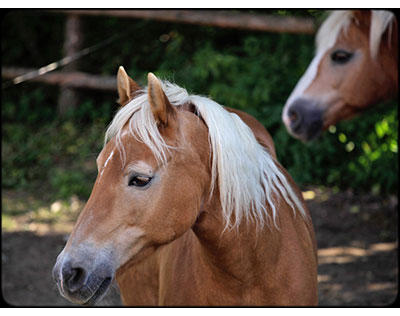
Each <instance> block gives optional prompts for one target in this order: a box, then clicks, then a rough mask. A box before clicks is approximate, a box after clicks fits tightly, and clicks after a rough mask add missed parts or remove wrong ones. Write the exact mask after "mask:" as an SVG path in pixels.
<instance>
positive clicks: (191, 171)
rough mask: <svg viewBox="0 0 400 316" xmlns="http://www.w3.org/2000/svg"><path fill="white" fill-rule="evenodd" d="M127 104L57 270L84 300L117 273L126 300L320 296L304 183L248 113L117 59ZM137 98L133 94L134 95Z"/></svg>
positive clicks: (268, 301) (96, 296)
mask: <svg viewBox="0 0 400 316" xmlns="http://www.w3.org/2000/svg"><path fill="white" fill-rule="evenodd" d="M118 91H119V96H120V99H119V102H120V104H122V105H124V106H123V107H122V108H121V109H120V110H119V112H118V113H117V114H116V116H115V117H114V119H113V121H112V123H111V125H110V126H109V128H108V130H107V132H106V139H105V145H104V148H103V150H102V151H101V152H100V154H99V156H98V158H97V166H98V176H97V179H96V182H95V184H94V187H93V191H92V193H91V196H90V198H89V200H88V202H87V204H86V206H85V208H84V209H83V210H82V212H81V214H80V216H79V218H78V220H77V223H76V225H75V227H74V229H73V231H72V233H71V235H70V237H69V239H68V241H67V244H66V246H65V248H64V249H63V251H62V252H61V253H60V255H59V256H58V258H57V262H56V264H55V266H54V269H53V277H54V279H55V281H56V282H57V285H58V288H59V290H60V293H61V294H62V295H63V296H64V297H66V298H67V299H69V300H71V301H72V302H75V303H79V304H85V305H89V304H94V303H95V302H97V301H99V300H100V299H101V298H102V297H103V295H104V293H105V292H106V290H107V288H108V287H109V285H110V283H111V282H112V280H113V279H114V278H116V280H117V283H118V285H119V288H120V292H121V297H122V301H123V303H124V304H125V305H147V306H150V305H315V304H317V255H316V242H315V237H314V231H313V227H312V223H311V219H310V217H309V214H308V211H307V210H306V207H305V204H304V201H303V199H302V197H301V192H300V191H299V189H298V188H297V187H296V185H295V184H294V182H293V180H292V179H291V177H290V176H289V175H288V174H287V172H286V171H285V170H284V169H283V168H282V166H281V165H280V164H279V163H278V162H277V161H276V159H275V154H274V148H273V144H272V140H271V137H270V136H269V134H268V133H267V131H266V130H265V129H264V127H263V126H262V125H261V124H260V123H259V122H257V121H256V120H255V119H254V118H252V117H251V116H249V115H247V114H245V113H243V112H240V111H236V110H231V109H225V108H224V107H222V106H221V105H219V104H217V103H216V102H214V101H212V100H210V99H208V98H205V97H201V96H195V95H188V94H187V92H186V90H184V89H183V88H180V87H178V86H176V85H173V84H171V83H169V82H167V81H160V80H158V79H157V78H156V77H155V76H154V75H153V74H151V73H150V74H149V75H148V87H147V89H144V90H142V89H140V88H139V87H138V85H137V84H136V83H135V82H134V81H133V80H132V79H130V78H129V77H128V75H127V74H126V72H125V71H124V70H123V68H122V67H121V68H120V70H119V73H118ZM131 98H132V100H131Z"/></svg>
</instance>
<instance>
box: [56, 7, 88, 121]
mask: <svg viewBox="0 0 400 316" xmlns="http://www.w3.org/2000/svg"><path fill="white" fill-rule="evenodd" d="M82 34H83V32H82V23H81V19H80V18H79V16H78V15H76V14H68V15H67V18H66V22H65V39H64V47H63V51H64V56H72V55H74V54H76V53H77V52H78V51H79V50H80V49H81V48H82V41H83V35H82ZM77 68H78V67H77V62H76V61H75V62H73V63H71V64H69V65H66V66H65V67H64V69H63V71H65V72H69V71H75V70H77ZM78 102H79V95H78V92H77V91H76V90H74V89H72V88H68V87H66V86H62V85H61V87H60V95H59V97H58V114H59V115H61V116H63V115H64V114H65V113H66V112H67V111H68V110H69V109H74V108H76V107H77V106H78Z"/></svg>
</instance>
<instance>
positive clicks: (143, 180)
mask: <svg viewBox="0 0 400 316" xmlns="http://www.w3.org/2000/svg"><path fill="white" fill-rule="evenodd" d="M152 179H153V178H152V177H148V176H142V175H133V176H131V177H130V179H129V182H128V186H135V187H140V188H142V187H145V186H147V185H148V184H149V183H150V182H151V180H152Z"/></svg>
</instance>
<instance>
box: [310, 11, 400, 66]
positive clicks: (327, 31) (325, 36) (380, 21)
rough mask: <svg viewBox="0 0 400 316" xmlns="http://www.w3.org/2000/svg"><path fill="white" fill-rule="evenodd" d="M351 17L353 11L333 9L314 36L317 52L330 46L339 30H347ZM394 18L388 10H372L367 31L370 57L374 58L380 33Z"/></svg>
mask: <svg viewBox="0 0 400 316" xmlns="http://www.w3.org/2000/svg"><path fill="white" fill-rule="evenodd" d="M352 18H353V11H349V10H338V11H333V12H332V13H331V14H330V15H329V17H328V18H327V19H326V20H325V21H324V23H323V24H322V25H321V27H320V28H319V30H318V33H317V36H316V46H317V53H318V52H320V51H325V50H327V49H329V48H331V47H332V46H333V45H334V44H335V42H336V40H337V37H338V36H339V34H340V32H341V31H344V32H346V31H347V29H348V27H349V25H350V24H351V22H352ZM394 19H395V15H394V14H393V13H392V12H390V11H386V10H372V14H371V23H370V32H369V47H370V52H371V56H372V58H376V56H377V54H378V50H379V45H380V43H381V39H382V35H383V34H384V33H385V32H386V30H387V29H388V27H390V28H391V27H392V25H393V23H392V22H393V21H394ZM389 31H391V29H390V30H389Z"/></svg>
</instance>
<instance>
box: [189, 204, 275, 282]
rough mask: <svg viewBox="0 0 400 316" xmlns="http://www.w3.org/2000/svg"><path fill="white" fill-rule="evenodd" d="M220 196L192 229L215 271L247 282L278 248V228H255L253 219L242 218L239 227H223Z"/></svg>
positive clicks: (257, 275)
mask: <svg viewBox="0 0 400 316" xmlns="http://www.w3.org/2000/svg"><path fill="white" fill-rule="evenodd" d="M218 201H219V199H214V200H212V201H211V202H210V203H208V204H207V205H206V206H205V207H204V210H203V212H202V213H201V215H200V216H199V218H198V220H197V222H196V224H195V226H194V227H193V231H194V232H195V234H196V236H197V238H198V239H199V241H200V245H201V247H202V254H203V257H204V259H205V261H206V262H207V263H208V264H209V265H210V266H212V268H213V269H214V271H217V272H218V273H222V274H225V276H228V277H231V278H233V279H235V280H240V281H241V282H245V283H248V281H249V280H251V279H253V278H256V277H259V274H260V273H265V272H267V271H266V266H267V267H268V266H270V267H272V266H273V264H268V262H267V261H268V260H274V259H273V258H276V256H275V254H277V253H278V251H279V247H278V245H279V238H280V237H279V232H278V230H277V229H276V228H274V227H271V228H268V227H265V228H263V229H259V230H258V231H257V229H256V225H255V223H246V222H245V221H243V223H241V224H240V225H239V228H238V229H229V228H228V229H225V223H224V221H223V218H222V211H221V207H220V204H219V202H218Z"/></svg>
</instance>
